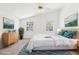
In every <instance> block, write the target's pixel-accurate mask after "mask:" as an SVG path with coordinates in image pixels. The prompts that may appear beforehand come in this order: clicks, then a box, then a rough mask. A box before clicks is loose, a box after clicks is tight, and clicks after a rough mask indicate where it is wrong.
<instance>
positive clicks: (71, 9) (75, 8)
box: [59, 3, 79, 29]
mask: <svg viewBox="0 0 79 59" xmlns="http://www.w3.org/2000/svg"><path fill="white" fill-rule="evenodd" d="M74 13H78V15H79V4H73V3H72V4H67V5H66V6H65V7H64V8H63V9H62V10H61V13H60V24H59V25H60V26H59V27H60V29H62V28H65V27H64V20H65V18H67V17H68V16H70V15H72V14H74ZM78 27H79V16H78ZM70 28H71V29H72V27H70ZM74 28H77V27H74ZM66 29H68V28H66Z"/></svg>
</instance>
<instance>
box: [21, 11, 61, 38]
mask: <svg viewBox="0 0 79 59" xmlns="http://www.w3.org/2000/svg"><path fill="white" fill-rule="evenodd" d="M59 13H60V10H56V11H54V12H48V13H44V14H38V15H36V16H32V17H29V18H25V19H21V20H20V26H21V27H23V28H24V29H25V34H24V37H25V38H26V37H30V36H33V35H34V34H43V33H44V34H45V33H48V34H52V33H53V32H56V31H57V29H58V28H59V25H58V23H59V21H58V19H59ZM27 21H33V22H34V27H33V29H34V30H33V32H32V31H26V22H27ZM48 21H51V22H52V23H53V25H54V30H53V31H51V32H50V31H46V23H47V22H48Z"/></svg>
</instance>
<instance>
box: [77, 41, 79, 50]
mask: <svg viewBox="0 0 79 59" xmlns="http://www.w3.org/2000/svg"><path fill="white" fill-rule="evenodd" d="M77 49H79V40H78V41H77Z"/></svg>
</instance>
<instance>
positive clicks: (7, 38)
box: [2, 32, 19, 47]
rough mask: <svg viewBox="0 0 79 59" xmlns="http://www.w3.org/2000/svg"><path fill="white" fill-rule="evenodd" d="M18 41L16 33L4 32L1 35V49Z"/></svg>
mask: <svg viewBox="0 0 79 59" xmlns="http://www.w3.org/2000/svg"><path fill="white" fill-rule="evenodd" d="M18 39H19V35H18V32H5V33H3V34H2V45H3V47H7V46H9V45H11V44H14V43H16V42H18Z"/></svg>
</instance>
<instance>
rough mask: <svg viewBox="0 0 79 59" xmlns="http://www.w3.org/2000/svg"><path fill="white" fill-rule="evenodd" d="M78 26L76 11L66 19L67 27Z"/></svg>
mask: <svg viewBox="0 0 79 59" xmlns="http://www.w3.org/2000/svg"><path fill="white" fill-rule="evenodd" d="M77 26H78V13H75V14H73V15H71V16H69V17H67V18H66V19H65V27H77Z"/></svg>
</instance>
